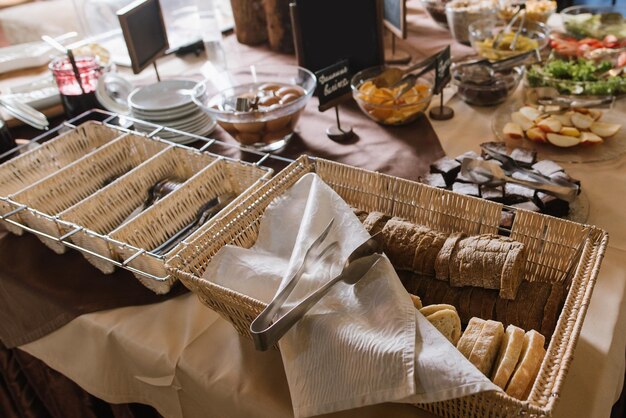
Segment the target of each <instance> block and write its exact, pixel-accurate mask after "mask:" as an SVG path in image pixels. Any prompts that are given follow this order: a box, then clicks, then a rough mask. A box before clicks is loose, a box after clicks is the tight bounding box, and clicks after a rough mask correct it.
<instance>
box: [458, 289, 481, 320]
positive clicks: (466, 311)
mask: <svg viewBox="0 0 626 418" xmlns="http://www.w3.org/2000/svg"><path fill="white" fill-rule="evenodd" d="M474 290H478V289H476V288H473V287H467V288H464V289H463V288H462V289H459V292H460V295H459V305H458V306H457V307H458V312H459V316H460V317H461V322H462V323H464V324H467V322H468V321H469V320H470V318H472V315H470V304H471V299H472V292H473V291H474Z"/></svg>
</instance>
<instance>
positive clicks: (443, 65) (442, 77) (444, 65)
mask: <svg viewBox="0 0 626 418" xmlns="http://www.w3.org/2000/svg"><path fill="white" fill-rule="evenodd" d="M451 65H452V58H451V56H450V45H448V46H447V47H446V48H445V49H444V50H443V51H441V52H439V54H438V55H437V59H436V61H435V87H434V88H433V93H434V94H439V93H441V91H442V90H443V88H444V87H445V86H446V85H447V84H448V83H449V82H450V80H451V78H452V75H451V74H450V66H451Z"/></svg>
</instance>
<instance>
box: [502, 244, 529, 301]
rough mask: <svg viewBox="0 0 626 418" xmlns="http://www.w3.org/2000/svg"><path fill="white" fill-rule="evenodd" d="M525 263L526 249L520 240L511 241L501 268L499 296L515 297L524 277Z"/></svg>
mask: <svg viewBox="0 0 626 418" xmlns="http://www.w3.org/2000/svg"><path fill="white" fill-rule="evenodd" d="M525 265H526V249H525V247H524V244H522V243H521V242H511V247H510V249H509V251H508V253H507V255H506V261H505V262H504V266H503V268H502V276H501V281H500V297H501V298H504V299H515V296H516V295H517V290H518V288H519V287H520V284H521V283H522V279H523V278H524V268H525Z"/></svg>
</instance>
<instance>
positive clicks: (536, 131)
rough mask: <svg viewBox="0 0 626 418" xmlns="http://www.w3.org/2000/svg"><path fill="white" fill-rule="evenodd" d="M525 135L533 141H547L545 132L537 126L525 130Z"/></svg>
mask: <svg viewBox="0 0 626 418" xmlns="http://www.w3.org/2000/svg"><path fill="white" fill-rule="evenodd" d="M526 137H527V138H528V139H529V140H531V141H533V142H547V139H546V133H545V132H544V131H542V130H541V128H539V127H537V126H533V127H532V128H530V129H529V130H527V131H526Z"/></svg>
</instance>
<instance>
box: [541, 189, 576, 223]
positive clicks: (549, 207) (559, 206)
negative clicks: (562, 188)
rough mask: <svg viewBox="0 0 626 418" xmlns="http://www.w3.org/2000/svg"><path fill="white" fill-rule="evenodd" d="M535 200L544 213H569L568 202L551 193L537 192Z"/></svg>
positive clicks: (554, 214)
mask: <svg viewBox="0 0 626 418" xmlns="http://www.w3.org/2000/svg"><path fill="white" fill-rule="evenodd" d="M536 202H537V205H538V206H539V207H540V208H541V211H542V212H543V213H545V214H546V215H552V216H558V217H563V216H565V215H567V214H568V213H569V203H568V202H566V201H565V200H563V199H559V198H558V197H556V196H552V195H551V194H547V193H544V192H537V199H536Z"/></svg>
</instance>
